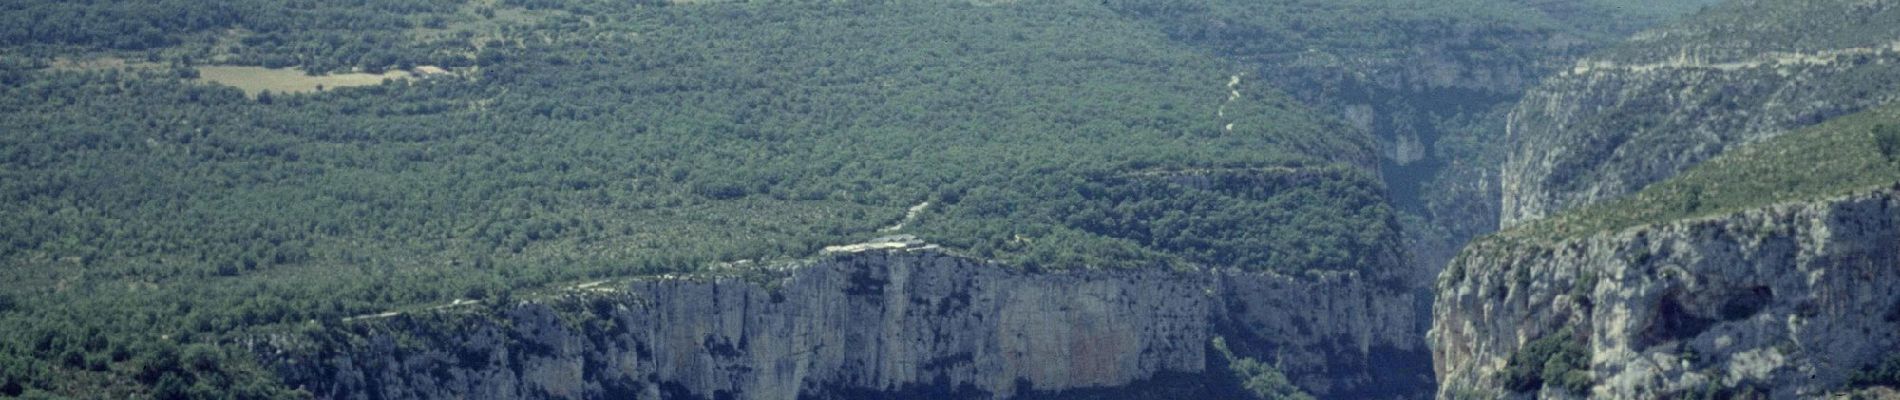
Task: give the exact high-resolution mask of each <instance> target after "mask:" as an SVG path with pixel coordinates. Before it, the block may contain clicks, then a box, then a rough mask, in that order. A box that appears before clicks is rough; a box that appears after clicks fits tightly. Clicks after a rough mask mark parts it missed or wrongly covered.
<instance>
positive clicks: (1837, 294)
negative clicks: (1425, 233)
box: [1429, 189, 1900, 399]
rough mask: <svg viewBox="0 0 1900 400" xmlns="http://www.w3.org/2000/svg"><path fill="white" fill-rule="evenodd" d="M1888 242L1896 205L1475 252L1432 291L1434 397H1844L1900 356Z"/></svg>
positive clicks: (1761, 215) (1824, 204) (1899, 280)
mask: <svg viewBox="0 0 1900 400" xmlns="http://www.w3.org/2000/svg"><path fill="white" fill-rule="evenodd" d="M1896 238H1900V189H1885V190H1879V191H1876V192H1871V193H1863V194H1860V195H1853V196H1848V197H1844V198H1835V199H1829V200H1823V201H1813V202H1802V203H1789V204H1781V205H1774V206H1769V207H1765V208H1759V209H1753V210H1749V211H1743V212H1738V213H1734V214H1730V215H1724V216H1717V217H1709V218H1701V219H1693V220H1684V221H1676V222H1670V223H1664V224H1660V225H1652V226H1645V227H1639V228H1632V229H1628V230H1623V231H1620V232H1606V233H1602V234H1598V235H1595V236H1589V237H1582V238H1573V239H1561V240H1558V239H1549V240H1545V239H1528V238H1520V236H1516V235H1510V234H1508V233H1507V234H1506V235H1504V236H1501V237H1496V238H1492V239H1490V240H1485V241H1481V242H1478V243H1475V244H1474V245H1473V246H1471V247H1470V248H1468V249H1467V250H1466V251H1465V252H1464V253H1463V254H1462V255H1461V256H1460V258H1459V259H1458V260H1457V261H1456V262H1454V263H1453V264H1452V266H1451V267H1449V268H1448V269H1447V271H1446V272H1445V274H1444V275H1443V276H1441V279H1440V281H1439V283H1438V293H1439V297H1438V299H1437V302H1436V305H1435V306H1434V310H1433V311H1434V317H1435V319H1434V321H1433V327H1432V329H1431V333H1430V336H1429V337H1430V341H1431V343H1432V351H1433V356H1434V368H1435V369H1436V370H1437V372H1438V376H1439V377H1440V384H1441V387H1440V392H1439V397H1440V398H1495V397H1529V396H1533V395H1537V396H1539V397H1555V398H1567V397H1586V396H1587V397H1591V398H1633V399H1634V398H1684V397H1691V396H1696V395H1704V394H1715V395H1729V396H1743V395H1766V396H1768V397H1771V398H1814V397H1819V396H1822V395H1823V394H1825V393H1829V392H1832V391H1836V390H1841V389H1842V388H1843V387H1844V386H1845V385H1846V383H1847V381H1848V378H1849V376H1850V374H1851V373H1853V372H1854V371H1856V370H1859V369H1862V368H1866V367H1867V366H1868V365H1869V364H1871V363H1876V362H1879V361H1880V360H1881V358H1882V357H1887V356H1889V355H1891V354H1893V353H1894V352H1895V351H1900V239H1896ZM1572 364H1574V365H1572Z"/></svg>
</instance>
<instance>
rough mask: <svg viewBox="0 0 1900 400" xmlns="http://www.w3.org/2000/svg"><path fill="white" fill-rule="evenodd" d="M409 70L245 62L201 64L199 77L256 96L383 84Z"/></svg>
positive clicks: (406, 77)
mask: <svg viewBox="0 0 1900 400" xmlns="http://www.w3.org/2000/svg"><path fill="white" fill-rule="evenodd" d="M412 76H413V74H411V73H409V71H400V70H397V71H389V72H384V73H381V74H371V73H362V72H352V73H342V74H328V75H310V74H307V73H304V71H303V70H301V69H296V68H264V67H243V66H228V65H218V66H206V67H198V80H199V81H203V82H212V83H217V84H221V85H227V86H231V87H236V88H238V89H243V90H244V94H246V95H250V96H256V95H257V94H258V93H259V92H262V91H266V90H268V91H271V92H273V93H305V92H314V91H318V90H322V89H328V88H340V87H352V86H371V85H380V84H382V83H383V81H386V80H397V79H408V78H410V77H412Z"/></svg>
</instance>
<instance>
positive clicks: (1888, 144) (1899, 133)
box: [1873, 124, 1900, 162]
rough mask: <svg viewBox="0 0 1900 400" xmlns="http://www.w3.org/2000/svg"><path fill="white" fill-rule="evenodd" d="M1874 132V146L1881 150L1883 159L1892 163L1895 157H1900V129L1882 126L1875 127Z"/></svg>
mask: <svg viewBox="0 0 1900 400" xmlns="http://www.w3.org/2000/svg"><path fill="white" fill-rule="evenodd" d="M1873 132H1874V146H1875V147H1876V148H1879V149H1880V155H1881V156H1882V157H1886V158H1887V161H1888V162H1892V161H1894V157H1895V156H1900V127H1896V126H1893V125H1887V124H1880V125H1875V126H1874V129H1873Z"/></svg>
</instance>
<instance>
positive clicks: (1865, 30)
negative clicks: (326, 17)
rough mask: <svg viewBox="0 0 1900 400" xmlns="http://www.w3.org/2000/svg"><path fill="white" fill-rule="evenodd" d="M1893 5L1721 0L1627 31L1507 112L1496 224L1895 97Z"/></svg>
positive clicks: (1899, 53) (1896, 13)
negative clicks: (1686, 15)
mask: <svg viewBox="0 0 1900 400" xmlns="http://www.w3.org/2000/svg"><path fill="white" fill-rule="evenodd" d="M1896 5H1900V3H1896V2H1893V1H1858V0H1803V1H1755V0H1740V1H1733V2H1729V3H1725V4H1723V5H1722V6H1719V7H1718V8H1717V9H1714V10H1711V11H1709V12H1706V13H1704V14H1703V15H1700V16H1698V17H1696V18H1695V19H1692V20H1688V21H1685V22H1683V23H1680V24H1677V25H1673V26H1669V27H1665V28H1660V29H1657V30H1654V31H1649V32H1645V33H1642V34H1639V35H1637V37H1635V38H1634V39H1633V40H1632V41H1630V42H1629V43H1627V44H1624V45H1622V46H1619V47H1617V48H1614V49H1611V50H1609V51H1605V52H1603V53H1601V54H1597V55H1593V56H1590V57H1588V58H1586V59H1585V60H1582V61H1579V62H1578V63H1577V64H1576V65H1575V66H1574V67H1573V68H1571V69H1570V70H1569V71H1567V72H1566V73H1563V74H1561V75H1559V76H1557V77H1553V78H1551V79H1548V80H1546V82H1545V83H1544V84H1543V85H1541V86H1539V87H1537V88H1535V89H1532V90H1531V91H1530V92H1529V93H1528V94H1526V95H1525V97H1524V99H1523V101H1522V102H1520V103H1519V104H1518V106H1517V107H1516V109H1515V110H1514V111H1513V112H1512V113H1511V115H1510V118H1509V122H1508V132H1507V134H1506V136H1507V139H1508V142H1509V144H1508V145H1509V146H1510V150H1509V151H1510V153H1509V160H1508V161H1506V162H1505V165H1504V168H1503V171H1502V177H1501V178H1502V190H1503V200H1502V208H1503V210H1502V214H1501V222H1502V224H1503V225H1504V226H1511V225H1515V224H1518V223H1521V222H1523V221H1526V220H1530V219H1536V218H1540V217H1544V216H1547V215H1551V214H1553V213H1556V212H1558V211H1562V210H1565V209H1570V208H1574V207H1577V206H1580V205H1584V204H1589V203H1592V202H1596V201H1599V200H1603V199H1608V198H1613V197H1617V196H1621V195H1623V194H1627V193H1630V192H1633V191H1635V190H1638V189H1641V188H1642V187H1644V186H1646V185H1648V184H1650V183H1654V182H1656V181H1659V180H1662V179H1664V178H1668V177H1670V176H1673V175H1675V174H1676V173H1679V172H1681V171H1683V170H1684V169H1685V168H1688V167H1690V166H1693V165H1695V164H1697V163H1700V162H1702V161H1704V160H1707V159H1709V158H1710V157H1712V156H1714V155H1716V154H1720V153H1722V152H1723V151H1726V150H1728V149H1730V148H1733V147H1734V146H1737V145H1740V144H1744V143H1749V142H1753V141H1759V140H1762V139H1765V138H1770V137H1775V136H1778V135H1781V134H1784V133H1787V132H1789V131H1792V130H1794V129H1796V128H1800V127H1804V126H1809V125H1813V124H1815V123H1819V122H1821V121H1824V120H1827V119H1829V118H1832V117H1836V116H1841V115H1846V114H1850V113H1853V112H1857V111H1860V110H1864V109H1867V108H1869V107H1872V106H1876V105H1880V104H1884V103H1887V102H1891V101H1893V100H1895V99H1896V98H1900V68H1894V64H1895V63H1896V62H1900V46H1896V44H1900V31H1896V30H1894V29H1893V28H1891V27H1892V26H1900V7H1896Z"/></svg>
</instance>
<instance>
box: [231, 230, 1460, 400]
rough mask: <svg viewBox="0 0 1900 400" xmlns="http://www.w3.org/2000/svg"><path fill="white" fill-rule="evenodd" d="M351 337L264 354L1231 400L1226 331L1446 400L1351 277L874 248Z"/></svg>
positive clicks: (410, 369)
mask: <svg viewBox="0 0 1900 400" xmlns="http://www.w3.org/2000/svg"><path fill="white" fill-rule="evenodd" d="M603 287H604V286H595V287H589V288H585V289H574V290H569V291H567V292H564V294H561V295H558V296H555V297H551V298H547V299H541V300H533V301H518V302H511V303H509V304H507V305H504V306H484V307H479V309H474V310H462V311H439V312H431V313H420V314H410V315H400V316H395V317H390V318H381V319H370V320H363V321H354V322H345V323H341V325H340V326H336V327H332V328H328V329H322V330H318V331H316V332H315V333H310V334H306V335H284V336H274V337H270V338H268V340H261V341H260V342H259V343H258V344H256V345H255V346H254V349H255V351H256V352H258V353H259V354H260V357H262V359H263V360H264V364H265V365H267V366H269V367H270V368H273V369H275V370H276V371H277V372H278V374H279V375H281V376H282V377H283V378H284V379H285V381H286V382H288V383H289V384H291V385H292V386H297V387H303V388H305V389H306V390H309V391H310V392H311V393H314V394H316V395H317V396H318V397H319V398H381V399H398V398H417V399H424V398H428V399H433V398H669V399H675V398H709V399H727V398H742V399H797V398H864V397H874V398H881V397H892V396H910V397H916V396H927V397H931V398H1011V397H1014V398H1030V397H1047V396H1055V395H1060V394H1062V393H1076V392H1082V391H1100V390H1103V389H1126V390H1131V392H1130V393H1136V394H1141V393H1145V395H1148V396H1166V397H1186V396H1194V395H1197V394H1199V395H1208V394H1210V393H1219V391H1220V390H1222V388H1221V387H1219V386H1220V384H1217V383H1209V382H1215V381H1219V380H1221V379H1224V378H1225V377H1227V376H1228V375H1227V374H1228V372H1227V371H1225V370H1224V360H1218V358H1220V356H1218V355H1215V353H1212V352H1210V351H1209V349H1208V346H1209V342H1210V340H1211V339H1212V338H1213V337H1215V336H1217V335H1218V336H1223V337H1226V338H1227V341H1228V342H1229V343H1230V344H1231V345H1233V347H1235V348H1237V349H1238V350H1239V351H1242V352H1245V353H1247V354H1249V355H1252V356H1255V357H1259V358H1261V359H1266V360H1275V361H1276V362H1278V363H1279V365H1280V366H1281V368H1282V369H1283V370H1285V371H1286V372H1287V374H1288V376H1290V377H1291V378H1292V379H1293V380H1294V382H1295V383H1296V384H1298V385H1299V386H1301V387H1302V388H1304V389H1306V390H1308V391H1311V392H1314V393H1316V394H1320V395H1330V396H1353V397H1358V396H1370V395H1378V396H1382V397H1391V396H1393V395H1407V394H1410V395H1419V394H1422V393H1429V392H1430V390H1431V389H1430V385H1431V378H1430V376H1429V371H1427V370H1425V369H1424V366H1426V365H1428V363H1427V362H1425V361H1426V358H1427V356H1426V354H1427V353H1426V352H1425V349H1424V348H1423V345H1422V343H1420V342H1419V340H1418V339H1417V337H1419V335H1421V334H1422V331H1423V328H1424V327H1423V326H1422V323H1421V322H1420V321H1418V320H1417V319H1416V317H1415V311H1414V309H1413V308H1414V303H1413V298H1412V297H1411V296H1410V295H1409V293H1408V292H1407V291H1406V290H1404V289H1391V288H1387V287H1385V286H1383V285H1380V284H1375V283H1372V282H1368V281H1366V280H1362V279H1359V278H1357V277H1355V276H1353V275H1350V274H1341V275H1330V276H1312V277H1302V278H1290V277H1285V276H1280V275H1273V274H1265V273H1245V272H1238V271H1157V270H1142V271H1107V270H1075V271H1058V272H1025V271H1020V270H1016V269H1011V268H1006V267H1003V266H999V265H995V264H992V263H986V262H981V261H977V260H973V259H968V258H961V257H956V256H951V255H945V254H941V253H937V252H935V251H914V250H873V251H866V252H862V253H855V254H845V255H837V256H830V257H827V258H825V259H823V260H819V261H811V262H805V263H802V264H797V265H790V266H783V267H780V268H761V269H756V270H752V271H749V272H746V273H743V274H730V275H728V276H724V277H672V278H648V279H638V280H634V281H631V282H630V283H626V284H620V285H615V286H612V289H603Z"/></svg>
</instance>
